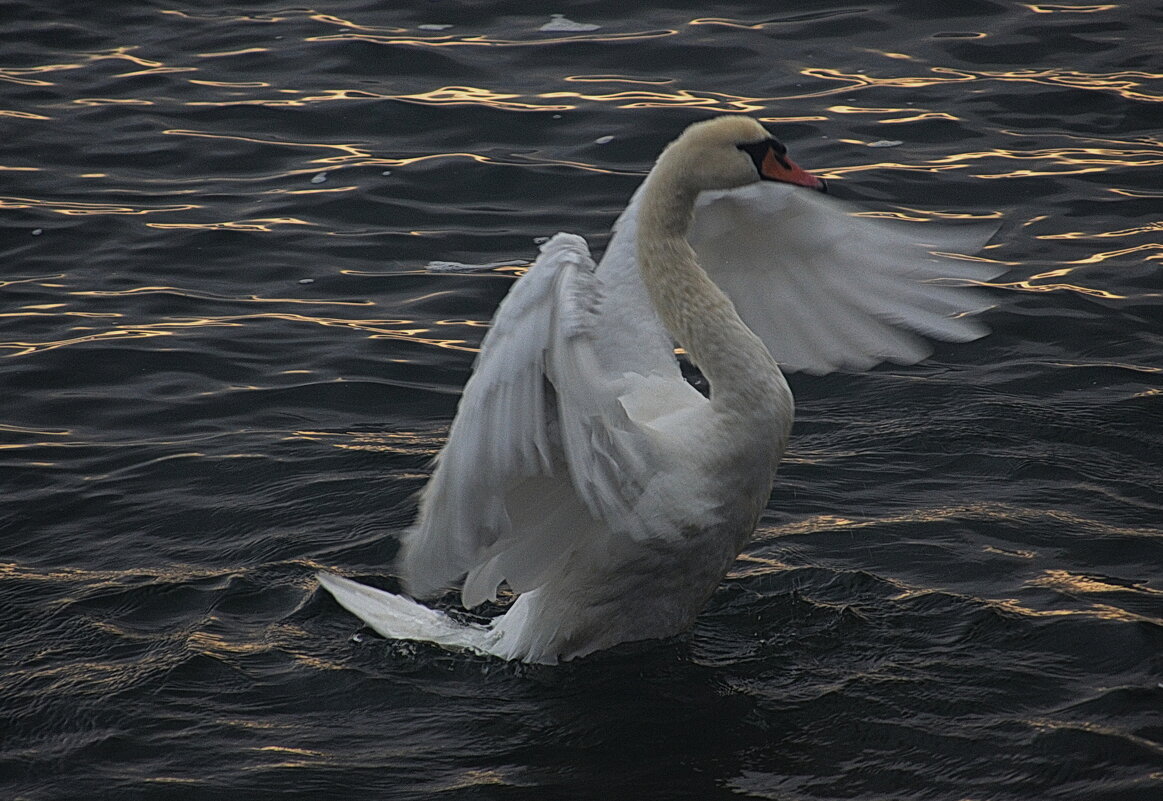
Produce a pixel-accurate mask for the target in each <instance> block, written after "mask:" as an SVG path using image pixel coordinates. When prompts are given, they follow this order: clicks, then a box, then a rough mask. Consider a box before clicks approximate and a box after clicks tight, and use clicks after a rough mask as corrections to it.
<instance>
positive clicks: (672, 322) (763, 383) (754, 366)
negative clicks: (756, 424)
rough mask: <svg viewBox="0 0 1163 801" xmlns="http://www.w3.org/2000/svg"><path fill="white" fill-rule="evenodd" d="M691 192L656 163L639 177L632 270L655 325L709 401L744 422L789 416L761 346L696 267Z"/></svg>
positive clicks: (777, 376) (786, 397) (782, 386)
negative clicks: (707, 391) (697, 377)
mask: <svg viewBox="0 0 1163 801" xmlns="http://www.w3.org/2000/svg"><path fill="white" fill-rule="evenodd" d="M697 196H698V190H697V189H694V188H692V187H690V186H689V184H687V183H686V182H684V181H683V180H682V177H681V174H680V173H679V171H678V170H676V169H675V168H674V167H673V166H672V165H671V164H669V163H668V160H667V159H666V158H665V156H664V158H663V159H661V160H660V161H659V163H658V165H657V166H655V168H654V170H652V171H651V173H650V175H649V176H648V177H647V179H646V185H645V186H644V188H643V193H642V206H641V209H640V211H639V216H638V265H639V269H640V271H641V273H642V282H643V284H645V286H646V290H647V292H648V293H649V295H650V299H651V302H652V303H653V305H654V308H655V310H656V311H657V312H658V316H659V317H660V318H661V320H662V323H663V325H665V326H666V328H667V330H668V331H669V332H670V334H671V336H672V337H674V339H675V341H676V342H678V344H679V345H680V346H681V347H682V348H683V350H684V351H686V354H687V356H688V358H690V360H691V361H692V362H694V364H695V365H696V366H697V367H698V368H699V370H700V371H702V373H703V375H704V377H706V379H707V380H708V381H709V382H710V384H711V402H712V404H714V405H715V406H716V407H718V408H719V409H720V410H723V411H732V412H735V413H736V414H737V415H741V416H744V417H754V416H757V415H758V416H762V417H771V416H772V415H776V416H782V417H786V418H788V419H790V403H791V395H790V392H789V390H788V388H787V383H786V382H785V381H784V379H783V375H782V373H780V370H779V367H778V366H777V365H776V363H775V360H774V359H772V357H771V354H770V353H768V350H767V347H766V346H765V345H764V344H763V342H762V341H761V340H760V339H759V337H757V336H755V334H753V333H752V332H751V329H749V328H748V327H747V326H746V325H745V324H744V323H743V321H742V320H741V319H740V318H739V315H738V314H737V313H736V311H735V306H734V304H732V303H731V300H730V299H729V298H728V297H727V296H726V295H725V294H724V293H723V291H722V290H720V289H719V287H718V286H716V285H715V283H714V282H713V281H712V280H711V279H710V277H709V276H708V275H707V273H706V272H705V271H704V270H703V269H702V267H700V266H699V264H698V260H697V258H696V256H695V252H694V250H692V249H691V246H690V244H688V242H687V239H686V235H687V231H688V230H689V229H690V225H691V221H692V219H693V217H694V207H695V199H696V198H697Z"/></svg>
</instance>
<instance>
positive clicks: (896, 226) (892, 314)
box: [689, 182, 1002, 374]
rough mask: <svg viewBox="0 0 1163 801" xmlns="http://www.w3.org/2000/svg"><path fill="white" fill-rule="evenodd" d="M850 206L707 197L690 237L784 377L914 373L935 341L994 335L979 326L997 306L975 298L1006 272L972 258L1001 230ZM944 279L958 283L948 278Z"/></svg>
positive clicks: (760, 187)
mask: <svg viewBox="0 0 1163 801" xmlns="http://www.w3.org/2000/svg"><path fill="white" fill-rule="evenodd" d="M853 211H854V210H852V209H850V208H848V207H847V206H846V204H843V203H842V202H840V201H837V200H835V199H833V198H829V197H827V196H825V195H820V194H818V193H815V192H808V191H804V190H803V189H799V188H797V187H793V186H789V185H787V184H776V183H767V182H764V183H760V184H753V185H750V186H746V187H742V188H740V189H734V190H730V191H725V192H704V193H703V194H702V195H700V196H699V200H698V205H697V206H696V211H695V222H694V225H693V227H692V228H691V232H690V235H689V239H690V241H691V244H692V246H693V247H694V249H695V251H696V252H697V253H698V256H699V263H700V264H701V265H702V266H703V268H704V269H706V271H707V272H708V273H709V274H710V276H711V278H712V279H713V280H714V281H715V283H717V284H718V285H719V286H720V287H721V288H722V289H723V291H724V292H726V293H727V295H728V296H730V298H731V300H732V301H733V302H734V303H735V307H736V309H737V310H738V312H739V316H740V317H742V318H743V320H744V322H746V323H747V325H748V326H749V327H750V328H751V329H752V330H753V331H754V332H755V333H756V334H757V335H758V336H759V337H760V338H761V339H762V340H763V341H764V343H765V344H766V345H767V347H768V349H769V350H770V351H771V354H772V356H774V357H775V360H776V361H777V362H779V364H780V366H781V367H782V368H783V369H784V371H785V372H794V371H797V370H802V371H805V372H809V373H817V374H821V373H828V372H832V371H834V370H844V369H847V370H862V369H867V368H869V367H872V366H873V365H875V364H878V363H880V362H882V361H891V362H897V363H901V364H912V363H913V362H917V361H920V360H921V359H923V358H925V356H927V355H928V354H929V352H930V350H931V348H930V346H929V344H928V343H927V342H926V338H931V339H938V340H945V341H953V342H963V341H969V340H972V339H976V338H978V337H980V336H983V335H984V334H985V333H986V329H985V327H984V326H983V325H982V324H981V323H979V322H978V321H976V320H974V319H972V317H970V316H968V315H971V314H972V313H974V312H979V311H982V310H983V309H986V308H988V307H989V306H990V305H991V304H990V302H989V299H988V298H987V297H985V296H984V295H983V294H982V293H980V292H975V291H973V290H972V289H967V288H966V287H965V285H966V284H967V283H972V282H973V281H983V280H987V279H989V278H992V277H993V276H995V275H997V274H999V273H1000V272H1002V269H1001V268H1000V267H999V266H998V265H997V264H993V263H989V262H985V261H974V260H966V259H960V260H959V259H955V258H951V257H948V256H943V255H939V254H941V253H949V252H954V253H962V254H971V253H973V252H975V251H976V250H978V249H979V248H980V247H981V246H982V245H984V244H985V242H986V241H988V239H989V237H990V236H991V235H992V234H993V232H994V228H993V227H992V226H974V225H969V226H942V225H936V224H931V223H926V224H910V223H902V222H899V221H892V220H884V219H877V218H869V217H861V216H856V215H855V214H854V213H853ZM942 279H953V280H952V281H950V280H942Z"/></svg>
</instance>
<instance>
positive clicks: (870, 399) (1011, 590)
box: [0, 0, 1163, 801]
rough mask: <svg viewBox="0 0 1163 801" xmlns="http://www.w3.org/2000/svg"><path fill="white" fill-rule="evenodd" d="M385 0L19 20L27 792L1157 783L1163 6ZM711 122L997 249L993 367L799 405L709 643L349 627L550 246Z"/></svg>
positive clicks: (86, 9) (267, 793) (0, 449)
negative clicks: (532, 648)
mask: <svg viewBox="0 0 1163 801" xmlns="http://www.w3.org/2000/svg"><path fill="white" fill-rule="evenodd" d="M399 5H400V4H391V3H362V2H347V3H338V4H333V5H331V6H329V7H327V8H325V9H320V10H318V11H314V10H305V9H297V8H290V7H285V6H282V5H279V4H274V3H265V4H264V3H251V4H249V5H243V6H218V5H216V4H209V5H207V4H200V3H178V4H158V3H153V2H145V3H103V4H84V3H48V4H45V3H31V2H12V1H11V0H0V18H2V19H3V20H5V24H4V31H5V36H4V41H5V45H4V47H3V48H2V49H0V130H2V131H3V141H4V146H3V149H2V150H0V237H2V239H0V248H2V261H0V264H2V265H3V267H2V268H0V488H2V490H3V492H2V494H0V609H3V612H2V614H0V627H2V631H0V636H2V638H3V642H4V646H3V649H0V717H2V719H3V720H4V724H3V734H2V736H0V790H2V793H0V794H2V795H4V796H5V797H7V798H14V799H29V800H32V799H38V800H39V799H61V798H82V797H97V798H107V797H108V798H165V799H179V798H193V799H200V798H221V797H229V798H237V799H249V798H274V797H279V798H320V797H349V796H350V797H355V796H356V795H357V794H358V795H359V796H360V797H368V798H391V799H430V798H442V799H462V798H463V799H484V798H488V799H493V798H497V799H502V798H504V799H508V798H529V799H545V798H635V799H668V800H669V799H715V798H729V797H730V798H735V797H739V798H761V799H762V798H766V799H817V798H821V799H839V798H856V799H886V798H892V799H913V798H916V799H922V798H924V799H935V798H936V799H1015V800H1017V799H1022V800H1026V799H1032V798H1056V799H1087V801H1090V800H1091V799H1154V798H1158V797H1160V793H1161V792H1163V746H1161V742H1163V721H1161V719H1160V713H1159V710H1160V709H1161V708H1163V689H1161V688H1160V681H1163V679H1161V676H1160V674H1161V672H1163V671H1161V668H1163V664H1161V661H1160V653H1161V646H1163V601H1161V598H1163V527H1161V525H1160V521H1161V519H1163V515H1161V512H1163V492H1161V490H1163V487H1161V481H1160V476H1161V474H1163V471H1161V467H1163V435H1161V424H1163V357H1161V355H1160V354H1161V352H1163V348H1161V346H1163V315H1161V313H1160V310H1161V306H1163V302H1161V292H1163V280H1161V279H1160V273H1159V258H1160V251H1161V248H1163V239H1161V235H1160V232H1161V231H1163V216H1161V208H1163V192H1161V191H1160V188H1159V180H1158V176H1159V168H1160V165H1161V164H1163V139H1161V138H1160V127H1159V124H1158V121H1159V119H1160V116H1159V113H1160V101H1161V100H1163V73H1161V70H1160V61H1159V55H1158V54H1159V49H1158V30H1159V27H1160V24H1161V23H1163V14H1160V12H1159V11H1158V9H1155V8H1152V7H1151V4H1149V3H1137V2H1130V3H1116V4H1101V5H1100V4H1079V3H1069V4H1064V3H1060V4H1033V3H1017V2H965V3H957V4H933V3H921V2H899V3H880V2H878V3H866V4H863V5H848V4H839V3H828V2H822V3H820V2H817V3H807V2H801V3H798V4H797V3H782V4H778V5H779V7H778V9H777V10H775V11H773V10H772V6H771V4H762V3H753V4H748V3H724V4H718V5H706V4H702V5H700V4H689V3H672V4H670V5H669V6H667V7H666V8H654V9H645V10H634V9H632V8H631V7H630V6H628V5H627V4H624V3H610V2H594V3H573V4H564V5H560V6H557V7H555V8H554V9H553V11H554V12H560V13H562V14H564V15H565V18H566V19H568V20H572V21H574V22H577V23H581V24H585V25H590V26H597V27H596V28H593V29H591V30H572V31H553V30H550V31H543V30H541V28H542V26H544V25H545V24H546V23H549V22H550V21H551V19H550V16H549V11H548V10H547V11H546V12H545V13H541V12H540V11H537V12H530V11H529V9H528V5H527V4H522V3H487V4H477V3H463V4H462V3H454V2H430V3H419V4H414V5H413V6H412V7H411V8H408V9H402V8H399V7H398V6H399ZM437 25H444V26H449V27H441V28H434V27H432V26H437ZM715 113H748V114H752V115H754V116H757V117H759V118H761V119H763V120H764V121H765V122H766V123H767V124H768V125H769V127H770V128H771V129H772V130H773V131H774V132H776V133H777V134H778V136H779V137H780V138H781V139H782V140H783V141H785V142H786V143H787V144H788V145H789V147H790V148H791V149H792V152H793V153H794V154H795V157H796V159H797V161H799V162H800V163H801V164H802V165H804V166H805V167H807V168H809V169H812V170H813V171H815V172H817V173H819V174H822V175H824V176H825V177H827V178H828V179H829V181H830V183H831V184H832V185H833V186H834V187H836V191H837V193H838V194H843V195H844V196H846V197H849V198H859V199H860V202H861V203H863V204H864V205H865V206H866V207H867V208H869V209H870V210H873V211H877V212H880V213H883V214H892V215H897V216H900V217H902V218H904V219H907V220H912V221H914V222H913V223H912V224H915V225H924V224H926V222H928V221H942V220H947V219H954V220H965V221H974V220H977V221H981V222H982V223H983V224H985V223H990V224H996V225H999V226H1000V230H999V233H998V235H997V237H996V238H995V240H994V242H995V245H996V246H995V247H992V248H991V249H989V250H987V251H986V253H985V255H986V256H987V257H988V258H991V259H994V260H997V261H999V262H1002V263H1003V264H1004V266H1005V267H1006V268H1007V271H1006V272H1005V273H1004V274H1003V275H1002V276H1001V277H999V278H998V279H996V281H994V282H993V283H994V287H993V288H992V289H990V290H989V291H990V292H991V293H992V295H993V297H994V298H995V300H996V306H995V308H993V309H991V310H990V311H988V312H986V313H985V315H984V320H985V322H987V323H988V325H989V326H990V327H991V328H992V329H993V334H992V335H991V336H989V337H988V338H986V339H983V340H980V341H977V342H972V343H967V344H962V345H941V346H939V347H937V348H936V350H935V352H934V354H933V356H932V357H931V358H930V359H929V360H927V361H925V362H923V363H921V364H919V365H916V366H913V367H894V366H891V365H890V366H882V367H880V368H878V369H876V370H873V371H871V372H869V373H866V374H838V375H832V376H826V377H808V376H795V377H793V378H792V384H793V389H794V391H795V392H796V395H797V403H798V418H797V423H796V429H795V431H794V434H793V440H792V445H791V450H790V452H789V454H788V457H787V458H786V459H785V461H784V464H783V467H782V468H781V472H780V476H779V478H778V480H777V482H776V486H775V488H774V491H773V494H772V498H771V502H770V504H769V506H768V509H767V512H766V514H765V515H764V517H763V520H762V522H761V526H760V529H759V531H758V533H757V535H756V538H755V540H754V542H753V543H752V544H751V545H750V546H749V547H748V549H747V550H746V551H745V553H744V554H743V556H742V557H741V559H740V561H739V563H738V564H737V566H736V569H735V570H734V571H733V572H732V573H731V575H730V576H729V577H728V579H727V580H726V581H725V582H724V584H723V586H722V587H721V588H720V589H719V591H718V592H717V593H716V594H715V595H714V597H713V598H712V599H711V602H710V604H709V606H708V608H707V610H706V612H705V614H704V615H703V616H702V617H701V618H700V620H699V623H698V625H697V626H696V628H695V630H694V631H693V632H692V633H691V635H690V636H689V637H688V638H685V639H683V640H682V641H679V642H671V643H663V644H652V645H639V646H631V647H628V648H626V649H620V650H618V651H616V652H615V653H611V654H603V655H599V656H597V657H594V658H592V659H588V660H584V661H582V662H579V663H576V664H571V665H567V666H564V667H561V668H554V669H546V668H536V669H531V668H523V667H519V666H512V665H505V664H501V663H497V662H493V661H488V660H483V659H474V658H471V657H466V656H459V655H452V654H446V653H443V652H440V651H438V650H435V649H431V648H428V647H425V646H416V645H408V644H399V643H396V644H392V643H387V642H385V641H383V640H380V639H378V638H376V637H374V636H371V635H369V634H367V633H366V632H361V631H360V629H359V626H358V625H357V623H356V621H355V620H354V619H353V618H351V617H350V616H348V615H347V614H346V613H344V612H343V611H342V610H341V609H340V608H339V607H338V606H337V605H335V604H334V603H333V602H332V601H331V600H330V599H329V598H328V597H326V596H325V595H324V594H323V593H321V592H320V591H319V590H318V588H317V587H316V585H315V583H314V581H313V579H312V574H313V572H314V570H316V569H318V568H321V567H326V568H328V569H332V570H338V571H341V572H344V573H346V574H348V575H352V576H355V577H359V578H361V579H364V580H367V581H369V582H371V583H376V584H379V585H380V586H386V587H391V586H393V582H394V578H393V576H392V572H391V559H392V556H393V554H394V552H395V548H396V545H395V540H394V535H395V533H397V532H398V531H399V530H400V529H401V528H402V527H404V526H405V525H407V523H408V522H409V521H410V520H411V518H412V515H413V514H414V512H415V500H414V497H413V494H414V493H415V492H416V490H418V489H419V488H420V487H421V486H422V485H423V482H424V481H425V479H426V477H427V475H428V471H429V468H428V463H429V460H430V458H431V457H432V455H433V454H434V453H435V451H436V450H437V449H438V448H439V446H440V444H441V442H442V441H443V437H444V435H445V433H446V431H447V427H448V424H449V422H450V420H451V418H452V415H453V412H454V410H455V404H456V401H457V397H458V393H459V390H460V387H461V386H462V385H463V383H464V381H465V379H466V377H467V375H468V372H469V369H470V367H471V363H472V359H473V355H474V352H475V349H476V347H477V345H478V344H479V342H480V339H481V336H482V335H483V333H484V331H485V325H486V324H487V321H488V319H489V318H490V316H491V314H492V311H493V310H494V309H495V307H496V304H497V303H498V302H499V300H500V299H501V298H502V297H503V296H504V294H505V292H506V291H507V290H508V288H509V286H510V285H511V283H512V280H513V277H514V276H515V275H516V274H517V273H519V271H520V266H521V265H522V264H523V263H524V262H525V260H527V259H529V258H531V257H532V255H533V254H534V253H535V247H536V246H535V240H537V239H538V238H540V237H544V236H548V235H551V234H552V233H554V232H555V231H558V230H562V229H565V230H570V231H574V232H576V233H581V234H583V235H585V236H586V237H587V238H588V239H589V241H590V243H591V246H592V247H593V248H594V249H595V251H599V252H600V250H601V248H602V247H603V246H604V244H605V242H606V239H607V231H608V229H609V226H610V224H611V222H612V221H613V220H614V218H615V217H616V216H617V213H618V212H619V210H620V209H621V207H622V206H623V205H624V203H625V202H626V199H627V198H628V197H629V195H630V193H631V192H632V191H633V190H634V188H635V186H636V185H637V184H638V182H639V181H640V180H641V178H642V176H643V175H644V174H645V171H646V170H647V169H648V168H649V166H650V164H651V162H652V160H653V158H654V156H655V155H656V154H657V152H658V150H659V149H660V148H661V147H662V146H663V145H664V144H665V143H666V142H667V141H669V140H670V139H671V138H673V137H674V136H675V135H677V133H678V132H679V131H680V130H681V129H682V128H683V127H684V126H685V125H687V124H688V123H690V122H693V121H695V120H698V119H704V118H706V117H707V116H709V115H711V114H715ZM432 260H448V261H458V262H463V263H469V264H481V263H499V264H500V265H502V266H499V267H497V268H495V269H493V270H491V271H489V272H486V273H484V274H455V273H442V274H434V273H430V272H428V271H426V270H425V265H426V264H427V263H428V262H430V261H432ZM352 635H358V636H356V637H355V639H353V637H352Z"/></svg>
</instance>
